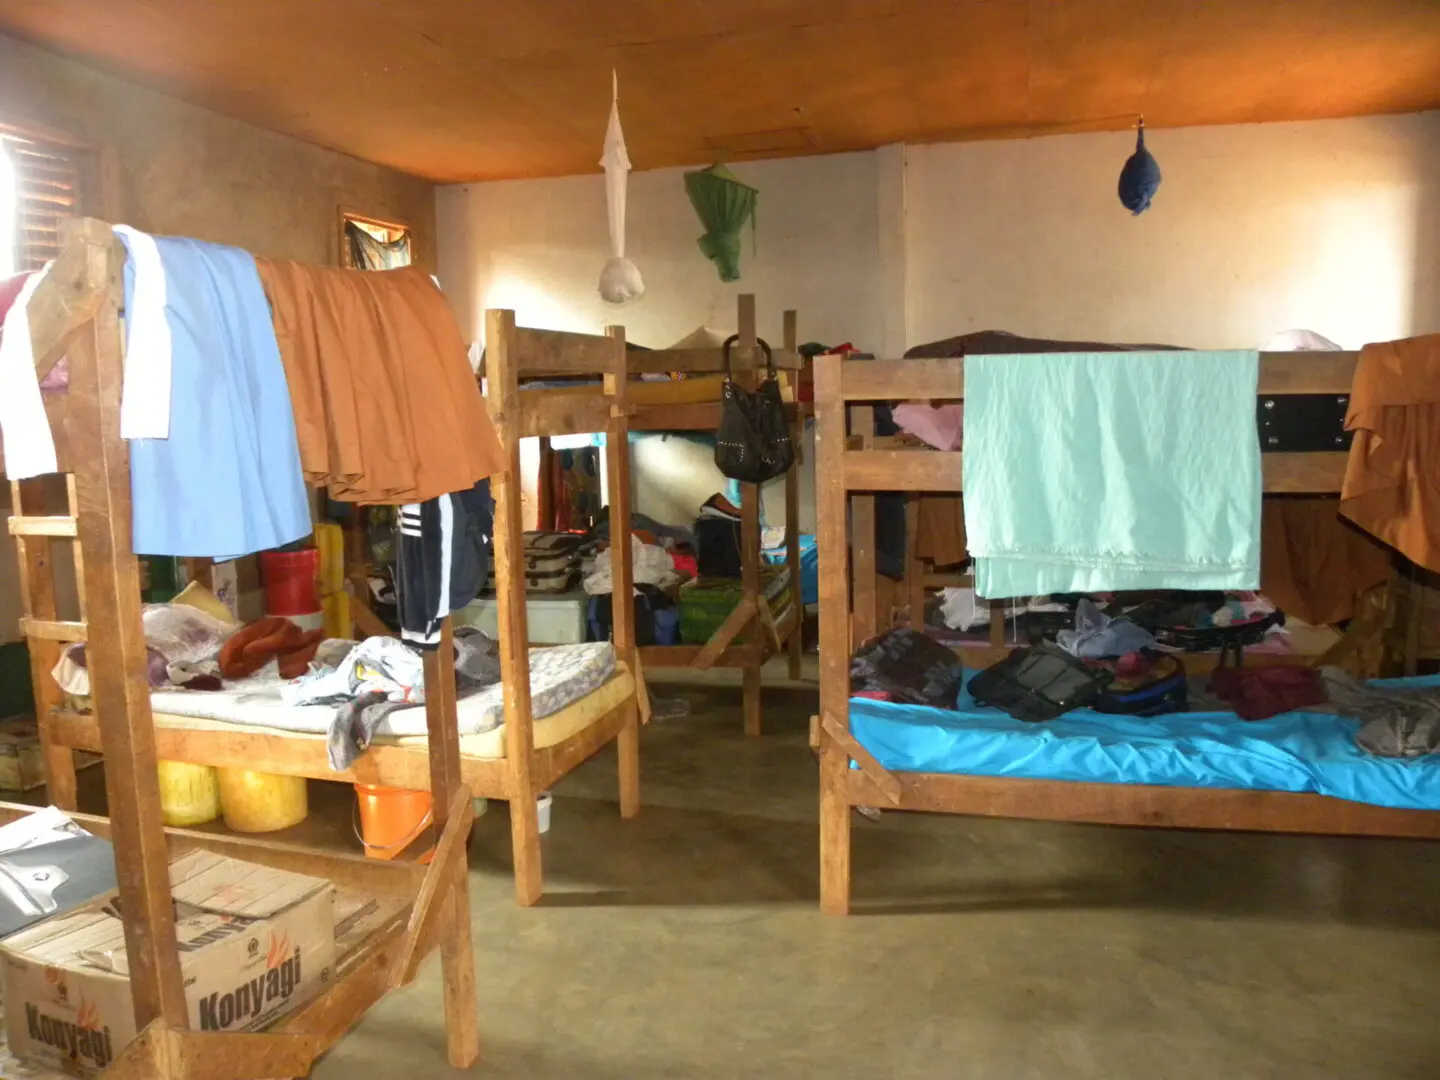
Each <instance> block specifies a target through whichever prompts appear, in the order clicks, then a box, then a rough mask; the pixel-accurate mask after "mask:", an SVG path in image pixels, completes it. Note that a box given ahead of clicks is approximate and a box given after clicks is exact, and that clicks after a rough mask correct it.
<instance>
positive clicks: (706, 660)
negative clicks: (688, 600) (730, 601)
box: [690, 596, 758, 669]
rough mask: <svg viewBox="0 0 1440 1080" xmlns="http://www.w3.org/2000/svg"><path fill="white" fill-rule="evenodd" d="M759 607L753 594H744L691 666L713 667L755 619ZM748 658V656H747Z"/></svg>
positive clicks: (701, 648)
mask: <svg viewBox="0 0 1440 1080" xmlns="http://www.w3.org/2000/svg"><path fill="white" fill-rule="evenodd" d="M757 610H758V608H757V606H756V603H755V598H754V597H753V596H742V597H741V598H740V602H739V603H738V604H736V605H735V608H734V610H733V611H731V612H730V614H729V615H727V616H725V621H724V622H722V623H721V624H720V625H719V626H718V627H716V628H715V633H713V634H711V635H710V640H709V641H707V642H706V643H705V644H704V645H702V646H701V647H700V651H699V652H698V653H697V654H696V655H695V659H694V660H692V661H691V665H690V666H691V667H697V668H707V669H708V668H712V667H714V666H715V664H716V662H717V661H718V660H719V659H720V657H721V656H722V655H723V654H724V653H725V651H726V647H727V646H728V645H729V644H730V643H731V642H732V641H734V640H735V638H736V637H737V636H739V635H740V634H741V633H742V632H743V631H744V630H745V628H746V627H748V626H749V625H750V623H751V622H752V621H753V620H754V619H755V617H756V612H757ZM747 659H748V658H747Z"/></svg>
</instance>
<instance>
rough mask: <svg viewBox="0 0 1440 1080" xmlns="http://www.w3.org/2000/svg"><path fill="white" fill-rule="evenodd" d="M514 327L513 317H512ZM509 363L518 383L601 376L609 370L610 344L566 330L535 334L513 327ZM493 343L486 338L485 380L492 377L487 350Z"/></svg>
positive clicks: (527, 328)
mask: <svg viewBox="0 0 1440 1080" xmlns="http://www.w3.org/2000/svg"><path fill="white" fill-rule="evenodd" d="M512 326H513V313H512ZM513 333H514V336H513V337H512V338H511V339H510V352H509V361H510V364H511V370H512V371H513V372H514V374H515V376H516V378H517V379H519V378H531V377H534V376H536V375H548V374H555V375H603V374H604V373H605V372H607V371H609V370H610V357H611V355H612V352H611V347H610V342H609V341H608V340H606V339H605V338H603V337H600V336H599V335H598V334H573V333H570V332H568V331H565V330H534V329H531V328H529V327H514V330H513ZM493 347H494V342H493V341H492V339H491V338H490V336H489V334H488V333H487V334H486V336H485V349H486V354H487V355H486V362H485V374H486V376H487V377H489V376H491V375H493V374H494V371H495V368H494V365H493V363H491V360H490V356H489V350H490V349H492V348H493Z"/></svg>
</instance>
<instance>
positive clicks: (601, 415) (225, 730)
mask: <svg viewBox="0 0 1440 1080" xmlns="http://www.w3.org/2000/svg"><path fill="white" fill-rule="evenodd" d="M487 317H488V319H489V322H490V326H491V331H492V333H491V336H490V339H489V340H490V343H491V345H490V358H491V359H490V369H489V370H490V372H491V376H490V378H491V382H490V396H489V408H490V412H491V416H492V418H493V419H494V421H495V426H496V431H497V433H498V434H499V436H500V439H501V444H502V447H503V449H504V451H505V453H506V455H507V460H509V462H510V468H509V469H508V470H507V471H506V472H505V473H503V474H501V475H498V476H496V477H494V478H492V481H491V490H492V493H493V495H494V497H495V537H494V560H495V580H496V591H497V597H498V606H499V614H500V628H501V629H500V635H499V637H500V651H501V665H502V669H503V682H504V686H505V711H504V723H503V724H502V725H501V726H500V727H499V728H496V729H494V730H492V731H489V732H486V733H484V734H479V735H464V736H460V735H458V734H457V730H456V719H455V716H456V713H455V703H454V678H453V674H451V675H449V676H446V678H445V679H444V680H443V681H442V682H440V683H436V685H443V686H444V687H448V690H446V691H444V692H445V693H446V694H447V695H448V696H447V698H446V699H445V700H444V701H442V702H441V703H440V704H441V706H442V707H443V708H445V709H447V710H448V712H447V713H446V715H448V716H449V718H450V719H449V721H448V724H447V735H446V740H445V741H446V745H447V746H448V747H449V749H447V750H446V751H445V752H446V753H447V754H453V761H451V760H450V758H448V757H447V759H446V761H447V764H446V768H447V770H453V772H454V774H455V777H456V780H457V782H458V783H459V784H461V785H463V787H464V789H465V790H466V791H467V792H468V793H469V795H471V796H474V797H476V798H482V797H484V798H494V799H504V800H508V801H509V803H510V830H511V841H512V850H513V855H514V866H515V893H516V899H517V900H518V902H519V903H521V904H523V905H531V904H534V903H536V902H537V901H538V900H539V899H540V895H541V892H542V871H541V859H540V831H539V819H538V811H537V807H536V802H535V797H536V795H537V794H538V793H539V792H541V791H544V790H546V789H548V788H550V787H552V786H553V785H554V784H555V783H556V782H557V781H559V780H560V779H561V778H562V777H564V776H565V775H566V774H568V773H569V772H570V771H572V770H573V769H574V768H576V766H578V765H579V764H580V763H581V762H583V761H585V760H587V759H589V758H590V757H592V756H593V755H595V754H596V753H598V752H599V751H600V750H601V749H603V748H604V747H605V746H607V745H608V744H609V743H611V742H615V743H616V745H617V747H618V750H619V756H620V812H621V814H622V815H623V816H624V817H627V818H629V817H633V816H634V815H635V814H636V813H638V812H639V806H640V780H639V723H640V711H641V708H642V703H644V702H645V698H644V689H643V685H642V683H641V680H640V677H639V675H638V668H637V666H636V663H635V658H634V647H633V640H634V637H633V635H634V631H633V626H632V622H631V620H632V619H633V615H628V614H626V615H622V616H621V617H618V618H617V619H616V626H615V648H616V653H617V663H616V667H615V672H614V674H613V675H612V676H611V677H610V678H609V679H608V680H607V681H606V682H605V683H604V684H603V685H601V686H600V687H598V688H597V689H596V690H594V691H593V692H591V693H590V694H588V695H586V696H585V697H582V698H581V699H580V700H578V701H575V702H573V703H571V704H569V705H567V706H565V707H564V708H562V709H560V710H559V711H558V712H555V713H552V714H551V715H549V716H545V717H543V718H541V719H539V720H535V719H534V718H533V716H532V710H531V701H530V680H529V677H528V670H527V659H528V656H527V652H526V650H525V648H524V647H523V643H524V642H525V641H526V640H527V639H526V628H525V578H524V570H523V566H524V558H523V552H522V542H521V531H520V499H521V495H520V482H519V467H518V455H519V440H520V438H521V437H522V435H524V434H533V433H534V432H535V431H537V430H541V429H548V430H575V431H592V430H596V428H595V427H593V426H589V425H594V424H598V425H599V428H600V429H602V430H606V431H608V432H609V433H610V434H611V436H612V441H614V442H615V443H616V444H618V445H620V446H628V443H627V439H626V434H625V433H626V427H627V416H626V411H625V405H624V400H625V398H624V387H625V380H624V378H623V374H622V373H623V370H624V367H623V366H624V355H625V347H624V332H623V330H621V329H619V328H612V330H611V331H610V333H609V335H608V336H605V337H600V336H591V335H583V334H563V333H554V332H551V331H544V330H528V329H519V328H517V327H516V326H515V325H514V317H513V315H512V314H511V313H509V312H489V313H488V315H487ZM555 368H560V369H562V370H565V371H568V372H571V373H576V372H579V373H585V374H594V375H601V376H603V382H601V383H597V384H595V385H592V386H584V387H576V388H573V390H567V391H566V392H564V395H563V397H562V399H560V400H558V401H557V400H556V399H554V398H544V399H541V400H535V401H532V400H530V399H531V396H532V395H530V394H526V395H520V394H519V393H518V378H519V376H520V374H521V373H524V372H527V371H530V370H541V369H543V370H551V369H555ZM576 423H578V424H581V425H583V426H580V427H567V426H566V425H567V424H576ZM56 430H59V428H58V427H57V429H56ZM627 466H628V460H627V456H626V455H623V454H622V455H618V456H617V457H616V458H615V463H614V464H613V465H612V469H614V468H618V469H621V470H622V473H621V475H623V470H624V469H625V468H626V467H627ZM18 505H19V504H18V503H17V506H18ZM126 505H127V507H128V502H127V504H126ZM611 513H612V521H628V520H629V505H628V489H626V492H624V493H622V495H621V498H620V499H616V500H614V502H612V507H611ZM128 515H129V512H128V509H127V510H126V511H125V513H124V515H123V520H126V521H128V520H129V516H128ZM12 528H13V527H12ZM23 559H24V556H23V555H22V566H23ZM626 572H627V573H628V567H627V568H626ZM32 576H33V575H32ZM23 580H24V579H23V578H22V581H23ZM38 603H39V605H40V607H41V608H42V609H44V610H47V611H48V610H53V598H45V597H41V598H40V599H39V600H38ZM361 610H363V609H362V608H360V607H359V606H358V605H357V606H356V608H355V611H356V612H357V613H358V612H360V611H361ZM41 618H44V617H43V616H41ZM39 630H40V631H43V632H48V633H51V634H52V636H54V635H60V636H61V640H75V638H73V637H69V638H67V637H63V634H64V633H66V632H67V631H66V628H65V627H63V626H62V627H60V628H58V629H56V628H53V627H47V626H43V625H42V626H41V627H39ZM381 631H382V632H388V631H384V629H383V627H382V628H381ZM27 633H28V634H29V636H30V638H31V641H32V650H33V651H32V653H31V657H32V677H33V678H34V681H35V685H36V702H37V708H36V715H37V719H38V722H39V726H40V733H41V740H42V746H43V747H44V753H45V763H46V772H47V777H48V780H49V782H50V785H51V786H50V792H51V800H52V801H53V802H54V803H55V804H56V805H57V806H60V807H62V808H63V809H67V810H73V809H74V808H75V805H76V803H75V798H76V796H75V763H74V755H73V753H72V751H74V750H88V751H101V752H103V751H104V749H105V746H104V729H103V723H102V721H101V718H100V716H98V715H97V713H102V714H103V708H104V707H103V704H102V703H99V702H97V707H96V709H94V710H93V711H92V712H89V713H77V712H73V711H67V710H65V709H63V708H62V707H61V702H60V695H59V692H58V687H56V686H55V683H54V681H53V680H52V679H51V678H50V676H49V674H48V673H49V671H50V667H51V666H52V665H53V663H54V659H55V656H56V650H55V649H54V648H49V649H47V648H43V647H42V648H41V649H33V645H34V642H35V639H36V637H37V636H43V634H37V627H36V625H35V622H34V620H31V621H30V623H29V624H27ZM445 634H446V637H445V641H444V642H443V643H442V646H441V648H440V649H439V650H438V653H439V654H440V655H443V657H445V658H446V659H445V663H446V664H447V665H448V664H452V663H453V661H452V660H451V659H450V657H451V649H450V647H449V642H450V636H449V634H450V631H449V629H448V628H447V629H446V631H445ZM142 654H143V649H142ZM435 655H436V654H435V653H431V654H427V657H426V664H427V668H426V672H427V676H426V677H427V685H430V682H429V677H430V676H429V672H430V667H429V666H428V665H432V664H433V662H434V656H435ZM646 707H648V706H646ZM148 715H149V709H148V707H147V716H148ZM256 723H257V725H258V724H260V723H263V721H262V720H259V719H257V720H256ZM152 731H153V734H152V736H151V738H152V739H153V743H154V746H155V751H156V755H157V757H158V758H160V759H161V760H166V761H181V762H188V763H191V764H197V765H214V766H219V767H228V768H241V769H250V770H255V771H258V772H266V773H276V774H280V775H284V776H304V777H308V778H311V779H316V780H335V781H343V782H347V783H360V784H371V785H377V786H381V787H390V788H403V789H407V790H418V791H424V790H429V791H431V792H432V793H433V795H434V801H435V821H436V827H437V828H439V827H440V826H441V825H442V824H443V811H442V803H444V802H445V800H448V799H449V798H450V797H451V788H450V786H448V781H447V785H439V786H437V785H436V784H435V782H434V779H433V764H434V755H435V753H436V752H437V746H436V741H435V740H434V738H423V737H404V738H399V739H394V740H377V741H376V742H375V743H373V744H372V745H371V746H370V748H369V749H368V750H367V751H366V752H365V753H364V754H363V755H361V756H360V757H359V758H358V759H357V760H356V761H355V762H354V764H353V765H352V766H351V767H350V768H349V769H346V770H344V771H338V772H337V771H336V770H334V769H332V768H331V767H330V764H329V759H328V756H327V751H326V739H325V737H324V736H323V735H318V734H308V733H301V732H296V731H286V730H281V729H279V728H273V727H264V726H253V727H251V726H242V725H237V724H235V723H227V722H222V721H214V720H203V719H197V718H194V717H189V716H178V715H173V714H166V713H156V714H155V715H154V722H153V727H152ZM107 756H108V755H107ZM447 775H449V774H448V773H447Z"/></svg>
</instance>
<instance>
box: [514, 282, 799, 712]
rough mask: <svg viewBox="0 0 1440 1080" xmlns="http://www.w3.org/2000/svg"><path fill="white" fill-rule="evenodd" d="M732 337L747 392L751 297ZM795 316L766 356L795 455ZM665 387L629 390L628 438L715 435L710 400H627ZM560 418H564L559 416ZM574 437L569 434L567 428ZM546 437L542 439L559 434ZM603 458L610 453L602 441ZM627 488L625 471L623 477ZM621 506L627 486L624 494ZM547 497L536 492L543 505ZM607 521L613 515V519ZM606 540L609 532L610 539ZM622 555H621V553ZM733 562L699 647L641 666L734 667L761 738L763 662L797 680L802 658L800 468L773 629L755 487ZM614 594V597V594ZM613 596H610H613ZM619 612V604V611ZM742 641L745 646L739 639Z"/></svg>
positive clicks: (692, 370)
mask: <svg viewBox="0 0 1440 1080" xmlns="http://www.w3.org/2000/svg"><path fill="white" fill-rule="evenodd" d="M738 305H739V312H738V315H739V319H738V323H737V326H738V332H739V335H740V340H739V342H738V343H737V345H736V346H735V347H734V348H732V349H731V363H732V367H733V370H734V372H735V375H736V379H737V381H740V382H742V383H745V384H748V385H754V382H755V380H757V379H759V378H762V377H763V373H764V371H765V368H766V365H765V359H764V355H763V353H762V352H761V350H760V349H759V347H758V345H757V344H756V342H757V340H758V339H757V336H756V319H755V297H754V296H752V295H749V294H742V295H741V296H740V297H739V299H738ZM797 325H798V324H797V318H796V313H795V312H793V311H787V312H785V313H784V339H783V341H782V343H781V347H780V348H777V349H773V350H772V352H773V357H774V361H775V367H776V370H777V372H780V373H782V374H781V379H782V395H783V396H784V398H785V401H786V405H787V409H788V411H789V415H790V424H791V428H790V430H791V437H792V438H793V439H794V440H795V447H796V452H797V454H798V452H799V450H800V447H801V445H802V440H801V435H803V433H804V423H805V416H806V409H805V406H804V405H803V404H802V403H801V402H800V400H799V396H800V395H799V387H798V380H799V377H800V373H801V372H802V370H804V368H805V366H806V361H805V360H804V358H803V357H801V356H800V354H799V352H798V351H797V349H798V344H799V338H798V331H797V329H796V327H797ZM626 370H627V372H628V373H629V374H630V375H631V376H639V375H642V374H647V375H648V374H669V373H671V372H684V373H685V374H686V375H689V376H697V375H720V374H722V373H723V372H724V370H725V364H724V359H723V352H722V350H720V349H712V348H704V349H652V350H645V351H634V352H630V353H629V354H628V355H627V358H626ZM665 385H667V384H664V383H655V382H647V383H632V384H631V393H632V399H631V402H630V430H631V431H705V432H714V431H715V429H716V427H717V425H718V424H719V419H720V400H719V397H718V396H717V397H716V398H715V399H714V400H710V401H698V402H697V401H689V402H685V403H682V404H665V403H653V404H646V403H643V402H637V401H635V400H634V397H635V394H636V391H635V388H636V387H641V386H643V387H645V388H646V390H647V391H653V390H655V389H656V388H660V387H664V386H665ZM566 392H567V391H544V390H541V391H527V392H526V393H525V395H524V396H525V397H526V398H529V397H530V396H532V395H534V394H564V393H566ZM566 419H569V418H568V417H566ZM568 430H573V429H568ZM560 433H561V432H560V431H547V432H544V433H543V434H545V435H553V434H560ZM606 445H607V454H608V453H610V451H609V449H608V448H609V446H610V445H611V444H610V443H609V442H608V440H607V444H606ZM609 476H610V491H611V496H610V498H611V505H612V507H613V505H614V500H615V494H614V493H615V490H616V482H615V469H614V466H613V465H611V467H610V469H609ZM547 479H548V478H547V476H546V472H545V470H544V469H543V468H542V470H541V483H542V485H544V484H545V483H546V482H547ZM626 483H627V485H628V483H629V479H628V472H627V474H626ZM626 494H627V499H628V494H629V493H628V487H627V493H626ZM545 498H546V495H545V493H543V492H542V494H541V500H542V502H543V501H544V499H545ZM611 520H612V522H613V520H614V516H613V514H612V516H611ZM611 535H612V536H614V535H616V533H614V532H612V533H611ZM627 554H628V549H627ZM740 559H741V576H740V583H741V598H740V603H739V604H738V605H737V606H736V608H735V610H734V611H733V612H732V613H731V614H730V616H729V617H728V618H727V619H726V620H725V621H724V622H723V623H722V624H721V625H720V626H719V627H718V628H717V629H716V631H715V633H714V634H713V635H711V637H710V640H709V641H707V642H706V643H705V644H704V645H642V646H640V650H639V653H640V661H641V664H642V665H643V666H644V668H645V670H647V671H651V670H654V669H655V668H661V667H690V668H697V669H702V670H703V669H709V668H716V667H728V668H737V667H738V668H740V669H742V671H743V673H744V674H743V676H742V678H743V713H744V725H745V733H746V734H747V735H759V734H760V717H761V709H760V670H761V667H762V666H763V665H764V663H765V662H766V661H767V660H768V659H770V657H772V656H774V655H776V654H778V653H780V652H782V651H785V650H787V649H788V657H789V673H790V678H792V679H798V678H799V677H800V660H801V655H802V652H801V650H802V641H801V637H802V635H801V627H802V625H803V623H804V617H805V605H804V603H803V601H802V598H801V582H800V481H799V462H798V460H797V462H796V467H794V468H792V469H791V470H790V471H789V472H788V473H786V474H785V565H786V566H787V567H788V568H789V572H790V581H789V585H788V591H789V593H790V604H789V610H788V614H787V615H786V616H785V617H784V618H783V619H781V620H780V621H779V623H778V624H777V623H776V621H775V619H774V618H773V617H772V616H771V614H770V606H769V604H767V603H766V602H765V599H764V596H763V595H762V592H761V588H760V569H761V559H760V488H759V486H757V485H755V484H741V485H740ZM617 591H618V590H617ZM612 595H614V594H613V593H612ZM622 606H623V605H622ZM741 635H744V636H745V640H743V641H740V640H738V639H739V638H740V637H741Z"/></svg>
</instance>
